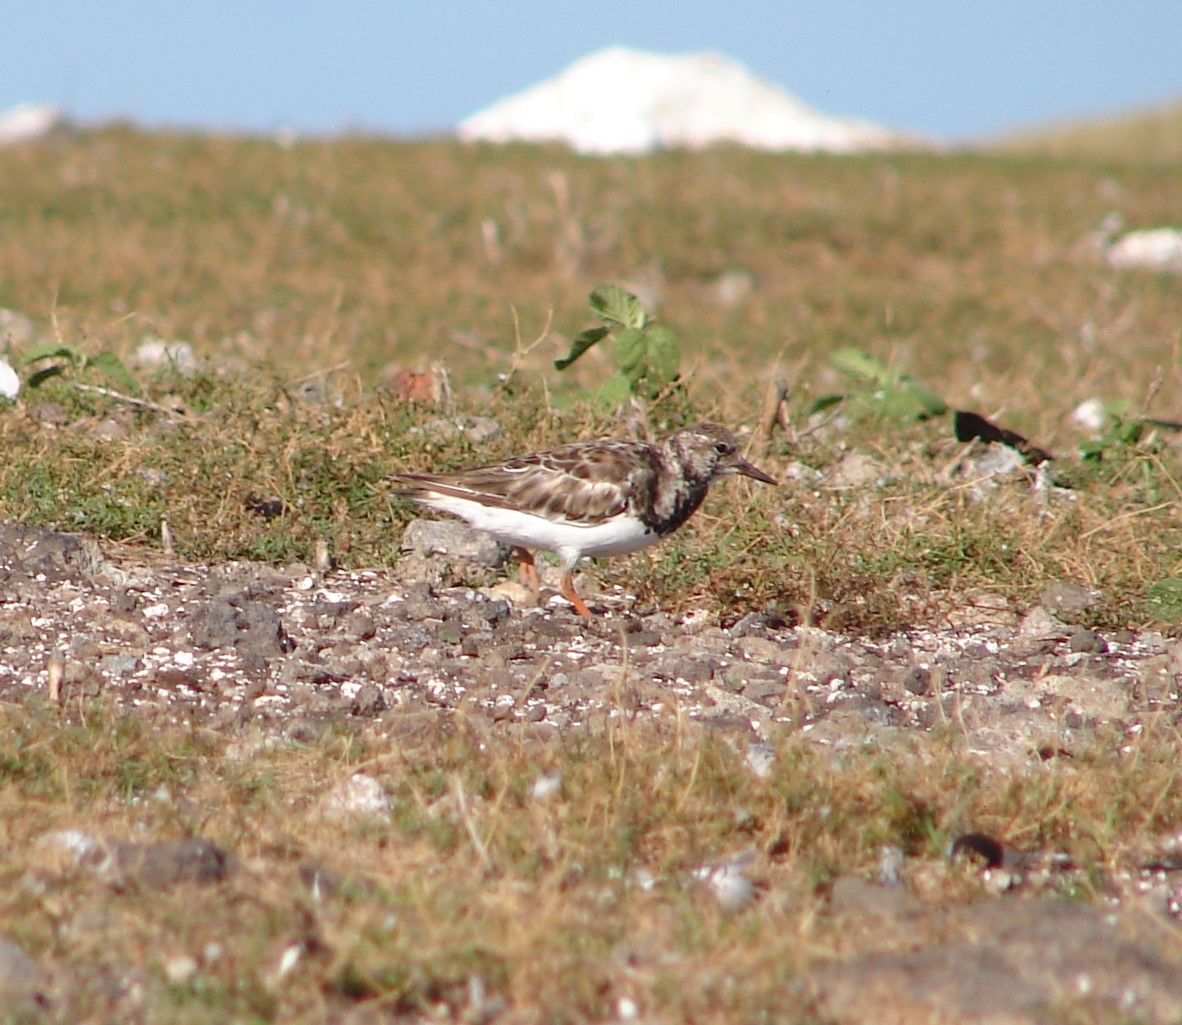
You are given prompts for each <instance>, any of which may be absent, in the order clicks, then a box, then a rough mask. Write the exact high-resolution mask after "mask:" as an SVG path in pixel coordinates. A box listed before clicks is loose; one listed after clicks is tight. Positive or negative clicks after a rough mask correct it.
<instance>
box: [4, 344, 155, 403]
mask: <svg viewBox="0 0 1182 1025" xmlns="http://www.w3.org/2000/svg"><path fill="white" fill-rule="evenodd" d="M35 364H40V366H38V367H37V369H35V370H33V371H32V372H31V373H30V374H29V380H28V385H29V387H30V388H36V387H38V386H40V385H42V384H44V383H45V382H46V381H49V380H52V379H53V378H55V377H61V376H63V375H65V374H66V372H67V371H75V372H83V373H85V372H87V371H96V372H97V373H99V374H100V375H101V376H103V377H105V378H106V379H107V380H109V381H111V382H112V383H113V384H116V385H118V386H119V387H120V388H122V389H123V390H124V391H126V392H129V393H131V394H133V395H134V394H137V393H138V392H139V385H138V383H137V382H136V379H135V378H134V377H133V376H132V374H131V372H130V371H129V370H128V369H127V367H126V366H124V365H123V361H122V360H121V359H120V358H119V357H118V356H116V355H115V354H114V353H113V352H109V351H107V350H104V351H102V352H100V353H98V355H96V356H88V355H86V353H84V352H82V351H81V350H80V349H77V348H75V347H74V346H72V345H63V344H62V343H60V342H46V343H45V344H43V345H37V346H34V347H33V348H32V349H30V350H29V351H28V352H27V353H25V366H26V367H29V368H31V367H33V366H34V365H35Z"/></svg>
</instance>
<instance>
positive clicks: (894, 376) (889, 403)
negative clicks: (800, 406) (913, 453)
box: [812, 348, 948, 420]
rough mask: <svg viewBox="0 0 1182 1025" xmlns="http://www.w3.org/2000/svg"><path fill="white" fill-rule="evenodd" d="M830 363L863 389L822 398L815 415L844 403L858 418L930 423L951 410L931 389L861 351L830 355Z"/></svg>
mask: <svg viewBox="0 0 1182 1025" xmlns="http://www.w3.org/2000/svg"><path fill="white" fill-rule="evenodd" d="M829 361H830V362H831V363H832V364H833V366H834V367H835V368H836V369H837V370H839V371H840V372H841V373H842V374H844V375H845V376H846V377H848V378H849V379H850V380H851V381H854V382H855V383H857V384H859V385H861V386H862V387H861V388H860V389H859V390H858V391H855V392H852V393H850V394H848V395H828V396H825V397H824V398H821V399H818V400H817V401H816V403H814V405H813V410H812V411H813V412H819V411H821V410H823V409H827V408H829V407H830V406H835V405H837V404H838V403H844V404H845V405H846V407H847V408H848V409H849V410H850V412H851V413H853V415H854V416H855V417H857V418H858V419H885V420H926V419H928V418H929V417H933V416H942V415H943V414H944V413H946V412H947V411H948V404H947V403H946V402H945V401H944V400H943V399H942V398H940V396H939V395H937V394H936V393H935V392H933V391H932V390H931V389H930V388H927V387H925V386H924V385H922V384H920V383H919V382H918V381H916V380H914V379H913V378H910V377H908V376H907V375H906V374H902V373H900V372H899V371H898V370H895V369H894V368H892V367H888V366H886V365H885V364H884V363H881V362H880V361H879V360H876V359H875V358H874V357H873V356H869V355H867V354H866V353H864V352H862V350H861V349H853V348H849V349H838V350H837V351H835V352H833V353H832V354H831V355H830V357H829Z"/></svg>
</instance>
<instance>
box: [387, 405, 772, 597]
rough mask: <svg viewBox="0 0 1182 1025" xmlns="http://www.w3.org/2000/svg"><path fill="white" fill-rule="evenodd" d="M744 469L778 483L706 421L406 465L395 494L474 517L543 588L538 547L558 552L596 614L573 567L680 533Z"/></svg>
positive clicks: (567, 589) (565, 577) (567, 582)
mask: <svg viewBox="0 0 1182 1025" xmlns="http://www.w3.org/2000/svg"><path fill="white" fill-rule="evenodd" d="M734 474H743V475H744V476H746V477H753V478H754V479H755V480H758V481H763V482H764V483H765V484H773V485H774V484H775V483H776V482H775V481H774V480H773V479H772V478H771V477H769V476H768V475H767V474H766V473H764V472H763V471H762V470H760V469H759V468H757V467H755V466H752V465H751V464H750V463H749V462H747V460H746V459H744V458H743V457H742V456H741V455H740V454H739V447H738V445H737V443H736V442H735V437H734V435H733V434H731V432H730V431H728V430H727V429H726V428H725V427H720V426H719V425H718V424H711V423H701V424H696V425H695V426H693V427H686V428H684V429H682V430H680V431H676V432H674V433H673V434H671V435H669V437H667V438H666V439H665V440H664V441H663V442H661V444H659V445H649V444H646V443H645V442H641V441H589V442H583V443H581V444H576V445H567V446H565V447H563V448H556V449H553V450H551V451H549V452H537V453H534V454H533V455H528V456H517V457H516V458H513V459H509V460H507V461H506V462H503V463H498V464H496V465H494V466H479V467H473V468H472V469H468V470H458V471H456V472H454V473H399V474H395V475H394V480H396V481H397V482H398V483H400V484H403V485H405V488H404V489H403V490H401V491H398V492H396V494H399V495H402V496H404V497H407V498H410V499H413V500H414V501H416V502H419V503H420V504H422V505H425V506H427V507H429V508H431V509H436V510H438V511H439V512H445V513H451V514H452V515H453V516H458V517H460V519H462V520H467V521H468V523H470V524H471V525H472V526H473V527H475V528H476V529H478V530H483V531H486V532H487V533H489V534H491V535H492V536H493V537H495V538H496V539H497V540H498V541H503V542H504V543H506V544H509V545H512V546H513V547H514V548H515V549H516V551H517V554H518V556H519V558H520V559H521V569H522V576H523V577H524V578H525V581H526V583H527V584H528V586H529V587H530V588H531V589H532V590H533V592H534V594H535V595H536V594H537V593H538V589H539V588H538V571H537V567H536V565H535V564H534V558H533V554H532V552H531V549H541V550H543V551H547V552H557V553H558V555H559V556H560V557H561V559H562V561H563V573H562V594H563V595H564V597H566V599H567V600H568V601H569V602H570V603H571V604H572V605H574V607H575V611H576V612H578V613H579V615H581V616H590V615H591V610H590V609H588V608H587V606H586V604H585V603H584V601H583V599H582V598H580V597H579V595H578V593H577V592H576V591H575V586H574V580H573V573H574V568H575V565H576V563H578V561H579V559H581V558H582V557H583V556H584V555H591V556H602V555H624V554H626V553H627V552H635V551H637V550H638V549H641V548H644V547H645V546H646V545H651V544H653V543H654V542H656V541H659V540H660V539H661V538H663V537H666V536H667V535H669V534H672V533H673V531H675V530H676V529H677V528H678V527H680V526H681V525H682V524H683V523H685V521H686V520H687V519H689V517H690V515H691V514H692V513H693V512H694V510H695V509H697V508H698V506H699V505H701V504H702V499H704V498H705V497H706V492H707V491H708V490H709V489H710V485H711V484H713V483H714V482H715V481H716V480H719V479H721V478H722V477H729V476H732V475H734Z"/></svg>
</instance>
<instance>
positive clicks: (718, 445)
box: [714, 441, 731, 456]
mask: <svg viewBox="0 0 1182 1025" xmlns="http://www.w3.org/2000/svg"><path fill="white" fill-rule="evenodd" d="M714 451H715V452H717V453H718V454H719V455H720V456H725V455H730V453H731V447H730V445H728V444H727V443H726V442H725V441H716V442H715V443H714Z"/></svg>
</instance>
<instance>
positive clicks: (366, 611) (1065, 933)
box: [0, 523, 1182, 1022]
mask: <svg viewBox="0 0 1182 1025" xmlns="http://www.w3.org/2000/svg"><path fill="white" fill-rule="evenodd" d="M457 529H458V530H459V531H460V533H455V531H456V530H457ZM440 531H441V532H442V533H439V532H440ZM408 543H409V545H410V547H411V549H412V550H411V551H409V552H408V553H407V556H406V558H405V560H404V561H403V563H402V565H401V566H400V567H399V569H398V570H396V571H395V572H384V571H383V572H375V571H349V572H345V571H336V570H330V571H328V572H326V573H323V574H320V573H316V572H314V571H312V570H311V569H309V568H307V567H303V566H294V567H286V568H275V567H271V566H264V565H255V564H247V563H231V564H226V565H219V566H196V565H188V564H183V563H181V562H179V561H176V560H173V559H171V558H169V557H167V556H162V555H156V556H155V557H154V561H152V562H151V563H149V562H148V561H147V559H148V556H147V555H146V554H145V553H144V552H143V551H139V550H136V551H128V550H124V549H121V548H120V547H119V546H116V545H109V544H105V543H104V544H100V543H99V542H96V541H94V540H93V539H90V538H86V537H81V536H76V535H67V534H56V533H49V532H42V531H37V530H32V529H27V528H20V527H12V526H6V527H0V700H4V701H15V702H19V701H22V700H24V699H26V698H27V697H28V696H29V695H30V694H34V693H41V694H46V695H48V694H50V693H51V691H52V689H53V688H57V689H58V691H59V699H60V700H63V701H68V700H72V699H74V698H88V697H96V698H97V697H99V696H100V695H101V696H104V697H105V698H106V699H107V700H108V701H114V702H117V703H119V704H121V705H125V706H126V708H127V709H128V710H129V711H130V710H134V709H139V708H145V707H146V708H149V709H152V710H153V711H154V712H156V714H159V712H160V710H166V711H167V712H168V714H170V715H173V716H175V717H176V720H177V721H178V722H183V721H199V722H201V723H203V724H205V725H208V726H210V727H213V728H224V729H227V730H235V729H237V728H239V727H240V726H241V725H242V724H244V723H246V722H250V724H251V726H252V729H253V730H257V729H259V728H261V729H264V730H267V729H274V730H276V731H280V732H282V733H284V734H285V735H289V736H290V735H293V732H298V731H299V730H300V729H302V728H304V727H305V726H306V725H307V724H308V723H310V722H321V721H323V720H325V719H327V718H332V717H361V718H364V719H367V720H371V721H375V723H376V724H378V725H383V724H388V726H389V728H390V729H391V730H399V731H406V730H413V729H414V724H415V723H419V724H424V723H426V724H433V723H434V722H435V721H437V720H438V719H440V718H444V719H445V718H446V717H448V716H451V715H453V714H454V712H455V710H456V709H457V708H458V707H460V706H461V704H462V705H463V706H464V708H465V714H466V715H469V716H475V717H480V718H483V719H484V720H485V722H486V724H487V727H488V729H489V730H490V731H496V730H504V731H510V730H512V731H527V732H529V733H533V734H537V735H538V736H539V737H545V736H553V735H554V734H556V733H561V732H563V731H572V730H577V729H581V728H587V727H593V726H594V725H595V724H596V722H597V721H599V722H602V721H603V720H604V719H605V718H606V717H612V716H616V715H619V714H621V713H622V710H626V711H628V712H629V713H630V714H634V715H636V716H642V717H643V716H646V715H652V716H663V715H668V714H670V712H671V710H677V711H678V712H679V714H680V715H682V716H683V717H685V718H687V719H690V720H693V721H696V722H699V723H701V724H702V725H703V727H704V728H709V729H713V730H717V731H720V732H721V733H722V734H723V735H725V736H726V737H727V739H728V740H729V741H731V742H732V743H734V744H735V745H736V746H738V747H739V748H740V749H741V750H742V751H744V753H745V754H746V757H747V761H748V764H749V765H750V766H751V769H752V771H753V772H757V773H760V772H764V771H766V768H767V766H768V765H769V764H770V763H771V762H772V761H773V760H774V758H775V749H774V746H773V744H772V741H773V740H774V738H775V736H776V735H777V734H778V732H780V728H781V726H783V725H787V726H791V727H793V728H794V729H796V730H798V731H800V734H801V735H802V736H804V737H806V738H808V739H809V740H811V741H812V742H814V743H816V744H817V745H820V746H823V747H824V748H826V749H829V750H832V751H833V752H835V755H834V756H835V757H840V752H841V751H842V750H844V749H848V748H849V747H850V746H854V745H868V744H869V745H877V744H886V743H888V742H889V741H890V740H891V738H892V737H898V736H902V735H906V734H912V735H914V736H916V737H921V736H923V735H924V734H925V733H927V732H928V731H930V730H932V729H933V728H938V727H942V726H944V725H946V724H949V723H951V724H953V725H954V726H955V728H956V729H957V730H959V731H962V732H963V736H964V738H965V742H966V745H967V750H968V751H969V752H972V753H976V754H978V755H980V756H981V757H982V758H983V759H986V760H988V761H989V762H990V763H992V764H995V765H1002V766H1004V767H1006V768H1012V769H1017V770H1019V771H1021V770H1023V767H1029V769H1030V771H1037V766H1038V765H1039V764H1040V763H1041V762H1043V761H1045V760H1046V759H1049V758H1054V757H1064V756H1069V755H1070V753H1071V752H1072V750H1073V749H1076V748H1078V747H1079V746H1081V745H1084V744H1086V743H1087V742H1088V741H1089V740H1090V739H1091V738H1092V737H1094V736H1096V735H1097V733H1098V731H1100V730H1111V729H1113V728H1115V729H1118V730H1120V731H1124V733H1126V734H1127V735H1128V736H1129V738H1130V739H1132V738H1133V737H1135V736H1136V734H1137V733H1138V732H1139V731H1141V730H1142V729H1143V728H1144V727H1145V724H1146V722H1147V720H1148V719H1149V718H1150V717H1153V718H1154V719H1155V720H1157V721H1158V722H1160V721H1161V719H1162V717H1163V716H1164V717H1165V718H1166V719H1167V720H1168V721H1177V719H1178V717H1179V713H1180V705H1179V697H1178V693H1179V686H1178V681H1179V678H1180V675H1182V646H1180V645H1179V644H1178V643H1177V642H1175V641H1173V640H1171V639H1169V638H1166V637H1163V636H1162V635H1160V634H1157V633H1130V632H1121V633H1116V634H1112V635H1100V634H1098V633H1095V632H1093V631H1090V630H1087V629H1083V628H1079V627H1074V626H1071V625H1069V623H1070V621H1071V620H1072V619H1073V618H1075V617H1077V616H1079V615H1080V614H1081V613H1083V612H1086V610H1087V609H1089V608H1090V607H1092V606H1093V605H1094V604H1095V603H1096V602H1099V601H1102V600H1103V599H1102V597H1101V596H1099V595H1096V594H1095V593H1093V592H1091V591H1088V590H1087V589H1086V588H1083V587H1080V586H1078V585H1076V584H1073V583H1071V582H1056V583H1052V584H1050V585H1048V587H1047V589H1046V590H1045V591H1044V593H1043V596H1042V600H1041V603H1040V605H1039V606H1038V607H1036V608H1034V609H1033V610H1031V611H1029V612H1027V613H1026V614H1025V615H1024V616H1022V617H1021V618H1019V617H1018V616H1017V615H1015V614H1013V613H1012V612H1011V611H1009V610H1006V609H1004V608H1002V607H1000V605H999V603H997V602H989V601H986V600H982V601H979V602H975V603H974V607H973V608H966V609H965V610H964V612H963V614H961V615H959V616H958V617H956V621H955V622H954V623H950V624H948V625H947V626H946V627H945V628H941V629H929V630H912V631H907V632H902V633H898V634H896V635H894V636H891V637H887V638H883V639H881V640H876V641H873V642H871V641H868V640H866V639H862V638H856V637H843V636H839V635H836V634H832V633H827V632H824V631H821V630H816V629H791V628H787V627H785V626H783V625H777V624H774V623H769V622H767V621H766V620H765V619H764V618H763V617H762V616H760V615H758V614H752V615H748V616H745V617H744V618H742V619H741V620H739V621H738V622H737V623H735V624H734V625H733V626H731V627H730V628H729V629H722V628H720V627H719V626H717V625H715V624H713V623H712V622H710V621H709V620H708V619H707V618H706V617H703V616H694V615H688V616H684V617H678V618H675V617H672V616H669V615H666V614H662V613H654V614H651V615H635V614H633V613H632V612H630V611H629V603H628V602H627V600H626V599H625V598H615V597H609V598H607V599H604V598H600V599H599V601H600V603H601V607H602V604H603V603H606V605H607V608H606V609H605V610H604V611H603V613H602V615H599V616H597V617H595V618H594V619H592V620H591V621H589V622H586V621H583V620H581V619H580V618H579V617H577V616H575V615H574V614H573V613H572V612H571V610H570V609H569V606H567V605H566V604H565V602H563V601H562V600H561V599H559V598H552V599H551V600H550V601H549V603H548V604H547V603H543V605H542V607H532V606H530V605H529V604H527V603H523V602H520V601H514V600H511V599H519V598H520V597H521V595H520V593H519V589H516V588H515V586H514V585H513V584H510V583H505V584H502V585H500V586H499V587H495V588H491V589H482V590H474V589H471V588H466V587H448V586H444V585H445V584H446V582H447V581H448V580H449V579H454V578H455V577H456V574H455V566H456V565H457V564H458V563H462V562H465V561H471V562H476V563H483V564H485V565H489V564H495V563H497V562H498V561H500V559H501V558H502V556H503V553H501V552H499V551H497V550H496V549H495V546H493V547H492V548H489V547H488V542H487V541H485V540H483V539H479V538H476V539H473V538H472V537H471V536H470V535H467V534H466V531H465V530H464V528H462V525H458V524H438V523H432V524H430V525H426V526H419V527H417V528H416V529H415V530H412V531H410V532H409V533H408ZM469 545H472V546H474V547H471V548H469V547H465V546H469ZM441 553H446V554H441ZM459 576H460V577H462V576H463V574H459ZM584 593H586V594H589V595H593V594H594V588H591V589H589V590H587V591H585V592H584ZM591 604H592V605H593V606H595V604H596V602H595V599H592V601H591ZM1175 846H1176V845H1175ZM182 853H183V852H182ZM178 856H180V855H178ZM1171 859H1172V860H1171ZM994 871H995V872H996V878H997V879H998V880H999V882H998V884H997V888H998V890H999V892H1000V891H1004V890H1007V889H1010V888H1017V887H1020V886H1021V885H1022V884H1023V882H1024V878H1025V877H1033V876H1035V875H1037V874H1038V872H1039V871H1043V869H1035V868H1033V867H1032V866H1031V865H1029V864H1024V863H1023V862H1022V861H1021V859H1020V858H1016V857H1013V856H1009V858H1008V860H1007V862H1006V864H1005V865H1004V866H999V867H998V868H996V869H995V870H994ZM886 874H887V875H889V874H890V873H886ZM166 875H167V873H166ZM180 876H183V873H181V874H180ZM180 876H179V877H180ZM1180 880H1182V858H1180V857H1179V852H1178V851H1177V850H1173V849H1169V850H1164V851H1163V852H1162V856H1161V857H1160V858H1159V859H1158V862H1157V864H1156V865H1154V866H1146V867H1145V868H1144V870H1143V871H1142V872H1140V873H1134V876H1132V877H1130V878H1129V879H1128V880H1127V881H1126V883H1127V885H1126V887H1125V892H1126V893H1128V894H1135V895H1137V899H1136V901H1135V902H1128V901H1126V902H1117V904H1114V908H1116V909H1117V910H1116V911H1114V910H1112V909H1109V910H1104V909H1097V908H1089V907H1081V906H1077V905H1064V904H1062V903H1061V902H1057V901H1056V902H1051V901H1049V900H1046V899H1042V898H1038V899H1034V898H1032V899H1027V900H999V901H997V902H996V904H988V903H987V904H985V905H979V906H977V907H975V908H971V909H964V908H961V909H955V910H953V911H947V910H944V911H938V910H933V909H931V908H926V907H924V906H923V905H922V904H920V903H919V902H918V901H917V900H915V898H914V897H912V896H909V895H908V891H907V889H906V888H904V887H897V886H896V887H892V886H891V885H890V879H888V878H884V879H883V880H882V881H880V883H876V884H869V883H865V882H863V881H860V880H852V879H851V880H839V881H838V886H835V888H834V895H833V902H832V913H834V914H840V915H847V916H853V917H854V918H856V919H857V920H858V921H859V922H861V923H862V924H863V925H867V924H873V923H878V924H877V925H875V926H874V927H875V928H879V929H882V930H886V931H888V932H889V931H890V930H895V929H899V928H906V929H913V930H916V931H917V934H918V933H919V932H922V933H924V934H928V933H930V934H931V935H933V936H942V937H944V941H943V942H940V943H937V944H935V945H932V946H926V945H924V946H921V949H916V950H911V951H909V952H908V953H902V954H901V953H897V952H895V953H890V954H887V953H880V954H874V953H870V952H868V953H867V954H866V955H865V956H864V957H862V958H858V959H855V960H853V961H850V962H845V963H843V964H842V965H840V966H835V967H834V968H833V969H831V970H830V971H828V972H823V973H820V974H819V975H818V976H817V978H816V979H815V980H814V981H813V986H814V990H815V998H816V999H817V1000H818V1001H819V1002H820V1006H821V1008H822V1009H823V1010H824V1012H825V1014H827V1015H828V1016H830V1017H831V1018H833V1019H834V1020H838V1021H850V1022H854V1021H866V1020H871V1018H873V1019H874V1020H877V1021H888V1020H889V1021H919V1020H929V1018H928V1017H924V1015H928V1016H930V1020H941V1021H966V1022H967V1021H986V1020H988V1021H991V1022H992V1021H997V1022H1003V1021H1004V1022H1011V1021H1013V1022H1025V1021H1037V1020H1040V1018H1039V1015H1040V1014H1041V1013H1042V1012H1043V1011H1044V1010H1045V1007H1046V1006H1047V1005H1048V1002H1049V1001H1052V1000H1053V999H1058V998H1059V997H1060V996H1061V995H1062V994H1063V993H1065V992H1066V993H1069V994H1073V995H1078V996H1079V999H1080V1000H1084V1002H1085V1004H1086V1002H1087V1000H1091V999H1093V998H1094V999H1096V1000H1100V1001H1101V1004H1100V1005H1097V1006H1103V1007H1106V1008H1107V1007H1115V1008H1122V1007H1123V1008H1125V1009H1126V1011H1127V1012H1128V1013H1129V1014H1134V1013H1135V1014H1140V1015H1142V1020H1146V1021H1163V1022H1164V1021H1175V1020H1182V981H1180V980H1182V970H1180V969H1179V967H1178V965H1179V961H1180V960H1182V958H1180V957H1179V949H1180V947H1182V944H1180V942H1179V938H1178V931H1177V919H1176V915H1177V909H1178V901H1179V899H1180V898H1182V885H1180ZM1134 904H1135V906H1133V905H1134ZM1146 909H1148V912H1147V910H1146ZM1118 912H1119V913H1118ZM1146 913H1149V914H1151V915H1152V916H1153V917H1154V918H1155V919H1156V920H1157V921H1158V922H1159V923H1160V924H1162V925H1164V926H1165V928H1164V929H1153V930H1144V929H1138V928H1136V927H1135V924H1134V923H1133V922H1132V916H1137V915H1144V914H1146ZM1064 915H1066V916H1067V917H1069V918H1071V921H1070V922H1067V921H1065V920H1064V921H1060V919H1062V918H1063V916H1064ZM936 919H938V921H936ZM921 922H922V923H924V924H923V926H922V928H921V927H920V924H919V923H921ZM1048 923H1049V924H1048ZM1048 930H1049V931H1048ZM13 956H14V957H17V956H20V951H19V950H18V951H17V952H16V953H15V954H14V955H13ZM1003 978H1004V979H1007V980H1009V981H1008V982H1006V983H1003V982H1002V981H1001V980H1002V979H1003ZM1015 980H1016V981H1015ZM1089 987H1090V988H1089ZM892 994H893V996H892ZM1073 999H1074V996H1073ZM868 1001H869V1002H868ZM1087 1006H1090V1005H1087ZM896 1008H897V1009H896ZM871 1009H874V1010H875V1011H876V1012H877V1013H876V1014H870V1010H871ZM868 1015H869V1016H868ZM883 1015H886V1017H884V1016H883ZM990 1015H992V1017H990ZM1087 1020H1091V1019H1087ZM1096 1020H1101V1019H1096ZM1105 1020H1106V1019H1105Z"/></svg>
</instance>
